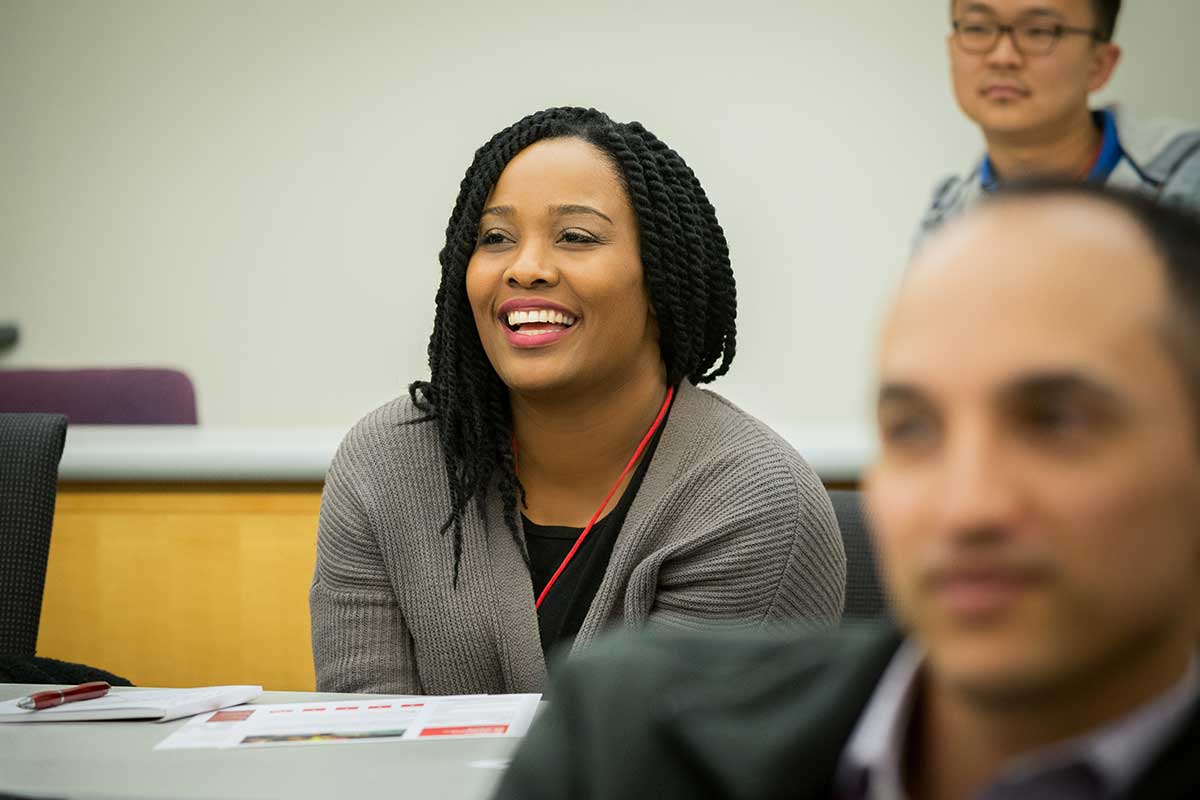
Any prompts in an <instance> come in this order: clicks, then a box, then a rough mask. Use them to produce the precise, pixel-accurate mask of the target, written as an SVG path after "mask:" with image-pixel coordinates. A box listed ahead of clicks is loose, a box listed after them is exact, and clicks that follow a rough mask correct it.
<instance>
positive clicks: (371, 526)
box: [309, 381, 846, 694]
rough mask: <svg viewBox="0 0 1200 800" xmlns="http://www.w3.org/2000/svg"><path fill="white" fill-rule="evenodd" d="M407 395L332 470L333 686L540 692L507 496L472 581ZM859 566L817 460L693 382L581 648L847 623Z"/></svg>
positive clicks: (320, 678)
mask: <svg viewBox="0 0 1200 800" xmlns="http://www.w3.org/2000/svg"><path fill="white" fill-rule="evenodd" d="M419 416H420V412H418V411H417V410H416V409H415V408H414V407H413V405H412V403H411V401H410V400H409V399H408V398H402V399H398V400H394V401H392V402H390V403H388V404H387V405H384V406H383V407H381V408H379V409H377V410H376V411H374V412H372V413H371V414H369V415H367V416H366V417H365V418H364V419H363V420H362V421H360V422H359V423H358V424H357V425H355V427H354V428H353V429H352V430H351V431H350V433H349V434H348V435H347V436H346V438H345V440H344V441H343V442H342V445H341V447H340V448H339V449H338V452H337V455H336V456H335V457H334V460H333V464H332V465H331V466H330V468H329V474H328V476H327V478H326V481H325V493H324V497H323V498H322V502H321V521H320V525H319V529H318V535H317V562H316V570H315V573H314V575H313V582H312V588H311V591H310V594H309V605H310V608H311V611H312V645H313V660H314V662H315V665H316V672H317V689H318V690H320V691H336V692H383V693H400V694H469V693H485V692H488V693H498V692H540V691H542V690H543V687H544V685H545V682H546V666H545V662H544V660H543V657H542V647H541V641H540V639H539V636H538V622H537V615H536V612H535V610H534V606H533V601H534V596H533V587H532V584H531V582H530V577H529V569H528V567H527V566H526V564H525V561H524V559H523V557H522V554H521V548H520V547H519V546H518V544H517V543H516V542H515V541H514V540H513V537H512V534H511V533H510V532H509V531H508V529H507V528H506V527H505V525H504V522H503V516H502V511H501V504H500V499H499V495H498V493H497V492H495V491H492V492H489V493H488V501H487V514H486V523H485V521H484V518H483V517H482V516H480V514H479V513H478V512H477V510H476V506H475V504H474V503H472V504H471V506H470V511H469V513H468V514H467V516H466V519H465V522H464V530H463V549H462V563H461V567H460V574H459V582H458V587H457V588H455V587H454V586H453V585H452V576H453V566H454V561H453V545H452V542H451V539H450V536H449V535H442V534H440V533H439V530H440V528H441V526H442V524H443V523H444V522H445V520H446V516H447V513H448V509H449V493H448V490H447V485H446V474H445V468H444V463H445V462H444V460H443V457H442V453H441V449H440V447H439V444H438V437H437V431H436V427H435V423H432V422H423V423H417V424H410V425H406V424H404V423H405V422H406V421H409V420H413V419H416V418H418V417H419ZM845 581H846V560H845V555H844V553H843V551H842V542H841V537H840V535H839V533H838V528H837V522H836V520H835V518H834V515H833V509H832V507H831V505H830V502H829V498H828V496H827V495H826V493H825V491H824V489H823V488H822V486H821V482H820V481H819V480H818V479H817V476H816V474H815V473H814V472H813V471H812V468H811V467H809V466H808V464H806V463H805V462H804V460H803V459H802V458H801V457H800V455H799V454H798V453H796V451H795V450H793V449H792V448H791V447H790V446H789V445H788V444H787V443H786V442H784V441H783V440H782V439H781V438H780V437H779V436H778V435H777V434H775V433H774V432H773V431H772V430H771V429H770V428H768V427H767V426H766V425H764V424H763V423H761V422H759V421H758V420H756V419H754V418H753V417H751V416H750V415H748V414H746V413H745V412H743V411H742V410H740V409H739V408H737V407H736V406H734V405H733V404H732V403H730V402H729V401H727V400H725V399H724V398H722V397H720V396H719V395H717V394H714V393H712V392H708V391H704V390H702V389H698V388H696V387H695V386H693V385H691V384H689V383H687V382H686V381H685V382H684V383H683V384H682V385H681V386H680V387H679V391H678V392H677V394H676V397H675V401H674V405H673V407H672V409H671V414H670V416H669V417H668V418H667V424H666V427H665V428H664V429H663V433H662V438H661V439H660V440H659V443H658V448H657V450H656V451H655V453H654V457H653V459H652V460H651V462H650V466H649V468H648V469H647V471H646V474H645V478H644V479H643V482H642V485H641V488H640V489H639V490H638V492H637V495H636V497H635V498H634V501H633V505H632V506H631V507H630V509H629V513H628V515H627V516H626V518H625V523H624V525H623V526H622V527H621V530H620V533H619V535H618V537H617V541H616V544H615V546H614V547H613V552H612V557H611V559H610V560H609V564H608V568H607V570H606V571H605V573H604V578H603V580H602V582H601V584H600V587H599V589H598V590H597V592H596V596H595V599H594V600H593V601H592V606H591V609H590V610H589V612H588V614H587V617H586V619H585V620H584V622H583V626H582V627H581V628H580V631H579V634H578V636H577V637H576V639H575V641H574V645H573V648H574V649H576V650H577V649H579V648H581V647H585V646H586V645H587V644H588V643H589V642H591V641H592V640H593V639H594V638H595V637H596V635H597V634H599V633H600V632H601V631H602V630H603V629H604V628H605V627H607V626H612V625H625V626H629V627H637V626H641V625H643V624H646V623H659V622H661V623H665V624H668V625H676V626H681V627H691V628H695V627H701V626H707V625H729V624H735V625H758V624H769V623H777V622H786V621H789V620H794V619H804V620H815V621H821V622H833V621H835V620H837V619H838V617H839V616H840V614H841V611H842V603H843V596H844V590H845Z"/></svg>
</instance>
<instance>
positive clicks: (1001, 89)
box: [980, 84, 1029, 100]
mask: <svg viewBox="0 0 1200 800" xmlns="http://www.w3.org/2000/svg"><path fill="white" fill-rule="evenodd" d="M980 94H982V95H983V96H984V97H986V98H988V99H989V100H1020V99H1021V98H1024V97H1028V96H1029V92H1027V91H1025V90H1024V89H1022V88H1020V87H1018V86H1008V85H1005V84H996V85H995V86H988V87H985V88H984V90H983V91H982V92H980Z"/></svg>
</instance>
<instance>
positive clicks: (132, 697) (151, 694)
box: [0, 686, 262, 722]
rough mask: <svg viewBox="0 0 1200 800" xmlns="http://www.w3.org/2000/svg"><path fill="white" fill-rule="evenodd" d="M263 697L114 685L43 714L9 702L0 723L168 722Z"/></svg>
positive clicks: (257, 689) (231, 689) (250, 689)
mask: <svg viewBox="0 0 1200 800" xmlns="http://www.w3.org/2000/svg"><path fill="white" fill-rule="evenodd" d="M260 694H262V687H261V686H202V687H200V688H198V689H137V688H134V687H129V686H114V687H113V688H112V690H111V691H109V693H108V694H106V695H105V696H104V697H97V698H96V699H95V700H80V701H79V702H77V703H64V704H63V705H61V706H55V707H54V708H45V709H42V710H41V711H29V710H27V709H23V708H18V707H17V700H8V701H6V702H3V703H0V722H83V721H88V720H105V719H143V720H154V721H156V722H166V721H167V720H171V719H179V718H180V717H190V716H193V715H195V714H203V713H204V712H205V711H216V710H217V709H219V708H226V707H228V706H236V705H239V704H241V703H248V702H250V701H251V700H253V699H254V698H256V697H258V696H259V695H260ZM18 699H19V698H18Z"/></svg>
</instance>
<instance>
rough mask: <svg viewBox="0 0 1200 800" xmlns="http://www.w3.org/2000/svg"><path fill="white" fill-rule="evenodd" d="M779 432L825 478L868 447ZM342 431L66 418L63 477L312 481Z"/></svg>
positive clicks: (844, 476) (856, 431) (802, 428)
mask: <svg viewBox="0 0 1200 800" xmlns="http://www.w3.org/2000/svg"><path fill="white" fill-rule="evenodd" d="M778 431H779V434H780V435H781V436H782V437H783V438H784V439H786V440H787V441H788V443H790V444H791V445H792V447H795V448H796V449H797V450H799V451H800V454H801V455H802V456H804V458H805V459H806V460H807V461H808V463H809V464H811V465H812V468H813V469H814V470H816V472H817V474H818V475H819V476H821V478H822V479H823V480H824V481H826V482H827V483H828V482H841V481H855V480H858V478H859V477H860V475H861V474H862V471H863V469H864V467H865V466H866V465H867V463H869V461H870V460H871V458H872V457H873V455H874V452H875V439H874V434H873V432H872V431H871V430H870V429H869V428H867V427H865V426H862V425H851V424H830V425H782V426H780V427H779V428H778ZM343 435H345V431H344V430H338V429H332V428H308V429H292V428H279V429H268V428H256V429H249V428H245V429H243V428H209V427H204V426H200V427H193V426H187V425H161V426H160V425H72V426H71V427H70V428H69V429H68V430H67V442H66V447H65V448H64V450H63V457H62V463H61V465H60V466H59V471H58V475H59V478H60V479H62V480H65V481H242V482H255V481H298V482H319V481H322V480H324V479H325V471H326V470H327V469H329V462H330V461H331V460H332V459H333V454H334V452H335V451H336V450H337V446H338V443H339V442H341V440H342V436H343Z"/></svg>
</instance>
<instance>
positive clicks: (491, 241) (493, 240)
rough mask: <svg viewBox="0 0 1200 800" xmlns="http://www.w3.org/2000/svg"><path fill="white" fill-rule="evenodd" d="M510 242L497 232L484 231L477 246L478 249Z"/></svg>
mask: <svg viewBox="0 0 1200 800" xmlns="http://www.w3.org/2000/svg"><path fill="white" fill-rule="evenodd" d="M510 241H512V240H511V239H509V238H508V237H507V236H505V235H504V234H502V233H500V232H498V231H484V232H483V233H482V234H480V236H479V246H480V247H485V246H487V245H496V244H504V243H505V242H510Z"/></svg>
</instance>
